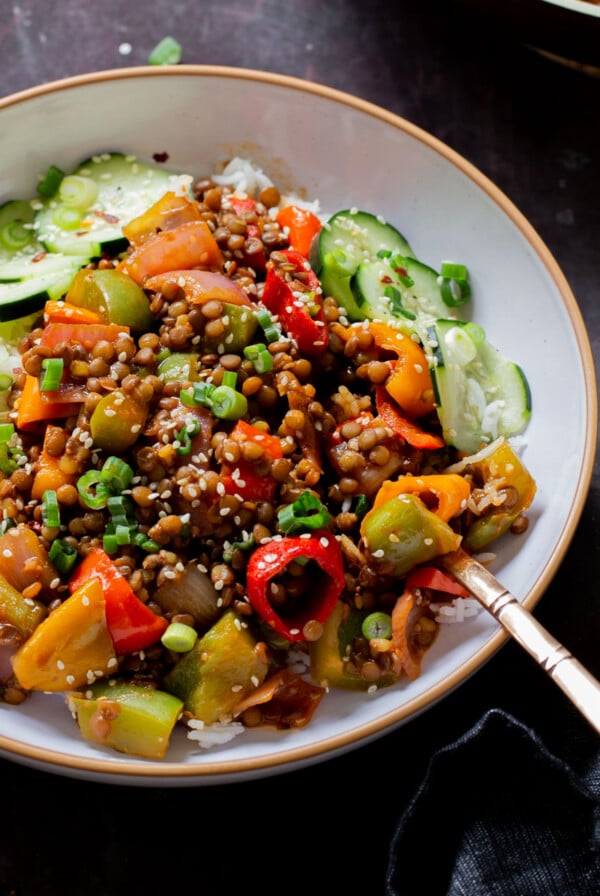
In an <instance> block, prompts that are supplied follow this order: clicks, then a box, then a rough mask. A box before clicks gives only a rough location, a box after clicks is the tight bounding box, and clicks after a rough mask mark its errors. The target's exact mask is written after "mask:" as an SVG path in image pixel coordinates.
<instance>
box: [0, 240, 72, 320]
mask: <svg viewBox="0 0 600 896" xmlns="http://www.w3.org/2000/svg"><path fill="white" fill-rule="evenodd" d="M88 260H89V259H88V258H87V257H85V256H72V257H70V258H65V257H64V256H48V259H47V261H48V263H47V264H46V265H45V267H44V263H43V262H36V263H31V266H32V267H34V268H38V267H39V265H42V267H41V268H40V270H39V271H37V272H36V274H35V275H32V276H28V277H24V278H22V279H20V280H17V281H13V282H10V283H0V321H9V320H16V319H17V318H19V317H25V316H26V315H28V314H33V313H34V312H35V311H40V310H41V309H42V308H43V307H44V305H45V303H46V302H47V301H48V299H60V298H62V297H63V296H64V294H65V293H66V292H67V290H68V288H69V286H70V285H71V283H72V281H73V277H74V276H75V274H76V273H77V271H78V270H79V268H80V267H81V266H82V265H83V264H86V263H87V262H88ZM58 262H60V264H58ZM9 264H10V262H9ZM5 267H6V265H5Z"/></svg>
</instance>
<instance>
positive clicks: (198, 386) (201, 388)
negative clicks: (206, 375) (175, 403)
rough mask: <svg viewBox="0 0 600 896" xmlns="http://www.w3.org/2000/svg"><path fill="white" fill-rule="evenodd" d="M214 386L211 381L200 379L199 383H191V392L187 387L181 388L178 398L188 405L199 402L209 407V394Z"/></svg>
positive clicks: (193, 405)
mask: <svg viewBox="0 0 600 896" xmlns="http://www.w3.org/2000/svg"><path fill="white" fill-rule="evenodd" d="M215 388H216V387H215V386H213V384H212V383H207V382H205V380H201V381H200V382H199V383H194V384H193V386H192V391H191V393H190V391H189V389H182V390H181V392H180V393H179V398H180V399H181V401H182V402H183V404H187V406H188V407H196V406H197V405H199V404H201V405H202V406H203V407H205V408H209V407H210V396H211V395H212V393H213V392H214V391H215Z"/></svg>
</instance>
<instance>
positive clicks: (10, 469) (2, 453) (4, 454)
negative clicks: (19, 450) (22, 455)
mask: <svg viewBox="0 0 600 896" xmlns="http://www.w3.org/2000/svg"><path fill="white" fill-rule="evenodd" d="M18 466H19V465H18V463H17V462H16V460H15V459H14V457H12V456H11V451H10V449H9V447H8V442H0V471H1V472H2V473H6V475H7V476H10V475H11V473H14V472H15V470H16V469H17V467H18Z"/></svg>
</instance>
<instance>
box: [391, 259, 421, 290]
mask: <svg viewBox="0 0 600 896" xmlns="http://www.w3.org/2000/svg"><path fill="white" fill-rule="evenodd" d="M405 264H406V262H405V260H404V258H403V257H402V255H396V256H395V257H394V258H393V259H392V261H391V262H390V265H391V267H392V268H393V271H394V274H395V275H396V277H398V279H399V280H400V281H401V283H402V285H403V286H406V287H407V289H409V288H410V287H411V286H414V285H415V281H414V280H413V278H412V277H409V275H408V272H407V270H406V267H405Z"/></svg>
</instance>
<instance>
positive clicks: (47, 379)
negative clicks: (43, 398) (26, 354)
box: [40, 358, 64, 392]
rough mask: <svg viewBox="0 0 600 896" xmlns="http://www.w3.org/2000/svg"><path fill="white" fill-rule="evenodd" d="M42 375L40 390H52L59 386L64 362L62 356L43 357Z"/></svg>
mask: <svg viewBox="0 0 600 896" xmlns="http://www.w3.org/2000/svg"><path fill="white" fill-rule="evenodd" d="M42 370H43V371H44V376H43V377H42V381H41V383H40V389H41V390H42V392H54V391H55V390H56V389H58V387H59V386H60V381H61V379H62V375H63V370H64V362H63V359H62V358H44V360H43V361H42Z"/></svg>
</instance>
